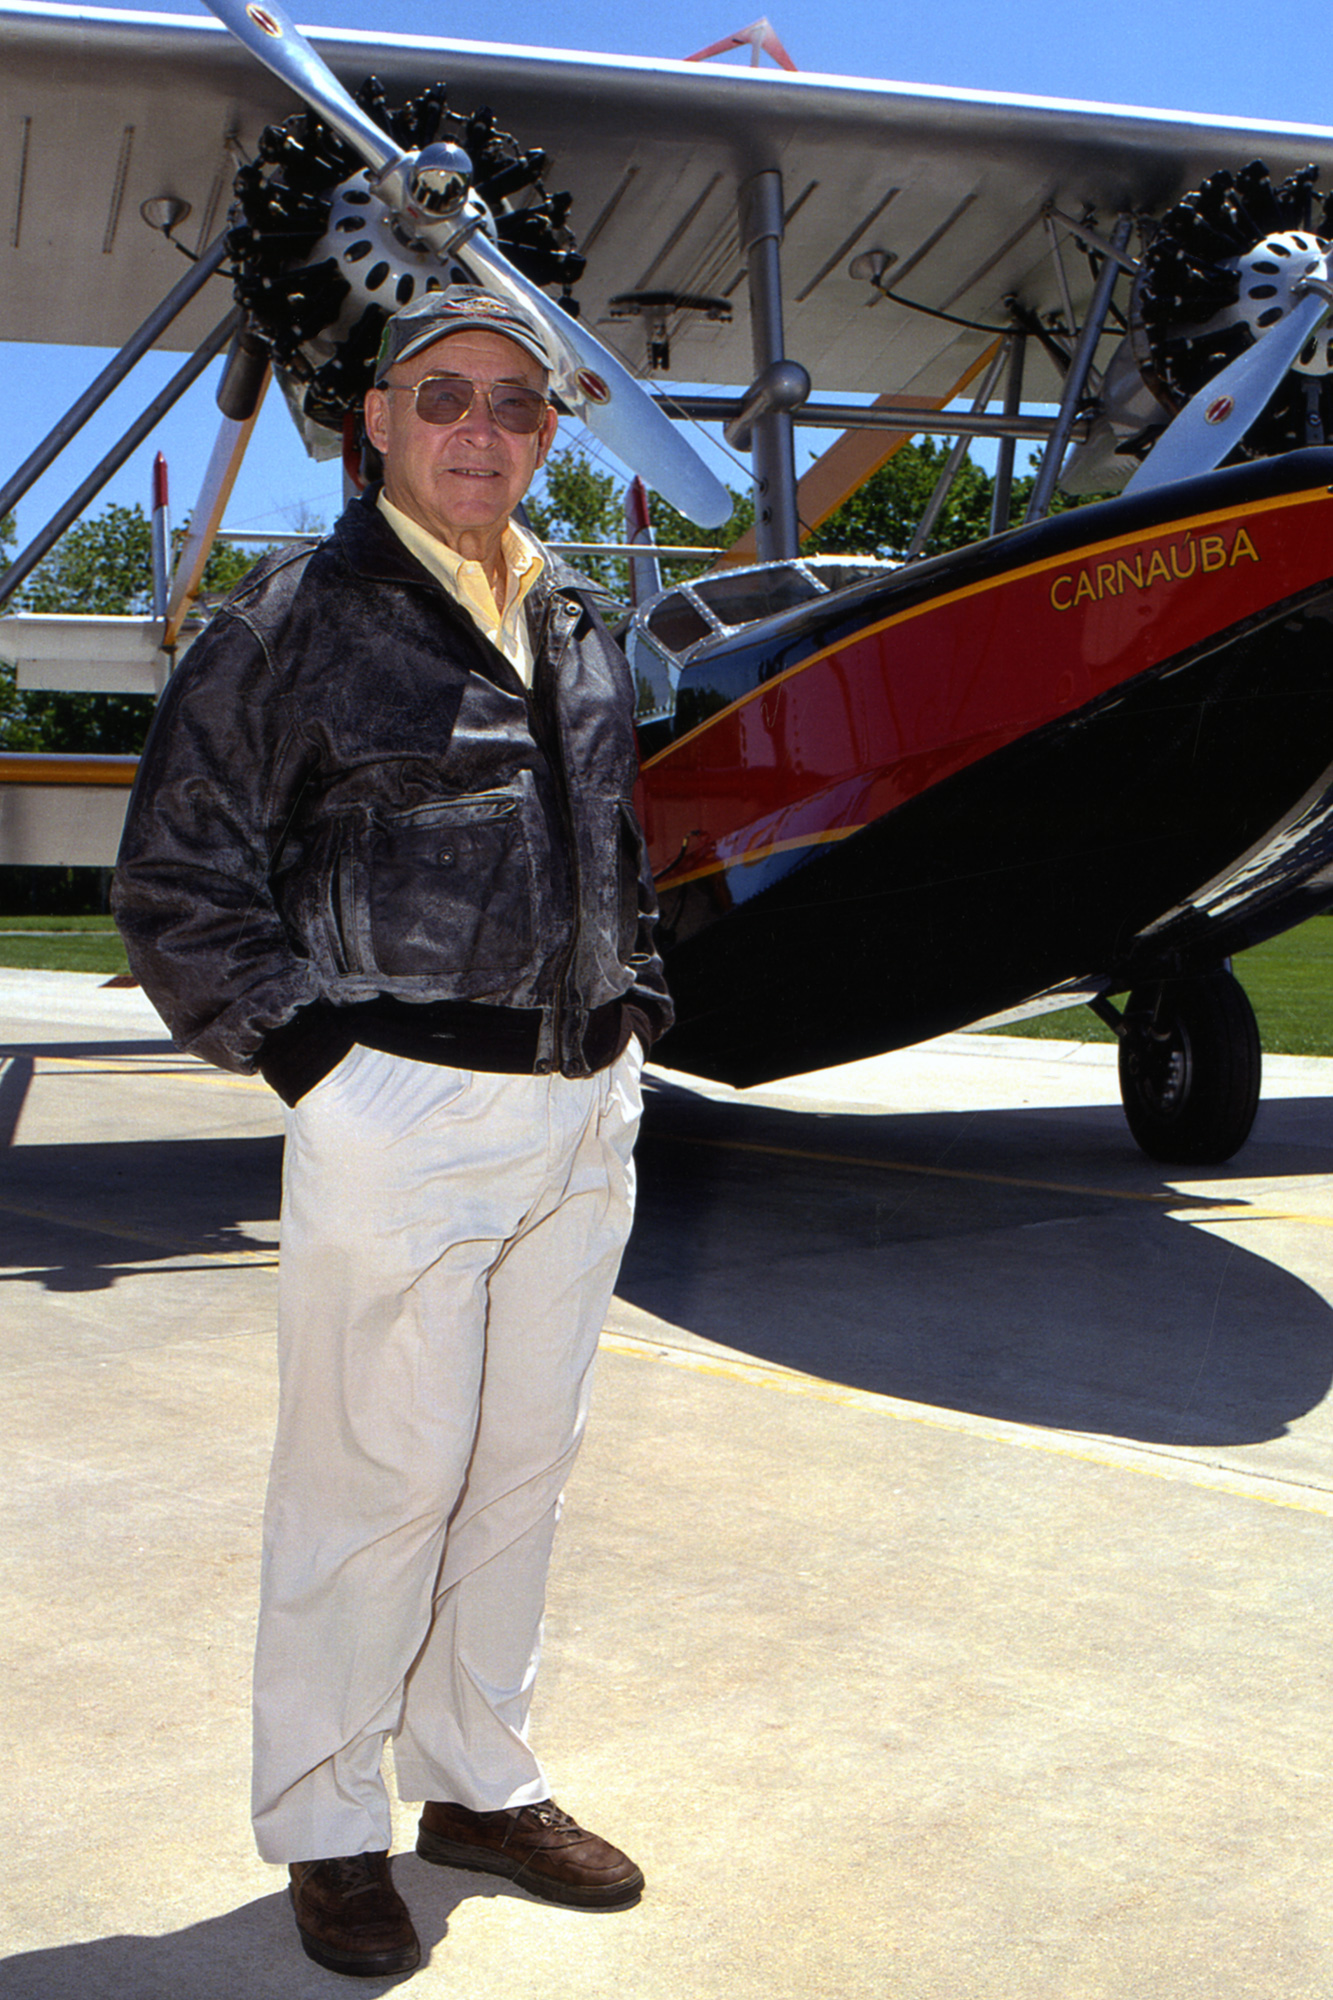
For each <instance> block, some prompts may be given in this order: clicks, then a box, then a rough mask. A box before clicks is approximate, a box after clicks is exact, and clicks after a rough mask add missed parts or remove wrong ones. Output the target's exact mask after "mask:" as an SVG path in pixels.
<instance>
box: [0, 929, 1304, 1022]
mask: <svg viewBox="0 0 1333 2000" xmlns="http://www.w3.org/2000/svg"><path fill="white" fill-rule="evenodd" d="M0 965H20V966H33V967H37V968H39V969H41V970H45V971H48V972H100V973H102V974H104V975H105V976H106V977H107V978H110V976H111V974H112V973H114V972H125V971H127V970H128V966H127V964H126V959H125V948H124V946H123V945H122V944H121V942H120V939H119V937H118V936H117V935H116V928H115V925H114V924H113V923H112V921H111V918H110V917H27V916H25V917H0ZM1235 965H1236V972H1237V974H1238V975H1239V977H1240V981H1241V984H1242V985H1243V986H1244V988H1245V990H1246V992H1247V993H1248V994H1249V996H1250V999H1251V1001H1252V1002H1253V1005H1254V1011H1255V1013H1256V1015H1257V1016H1258V1019H1259V1034H1260V1038H1261V1039H1262V1041H1263V1045H1264V1048H1265V1049H1266V1050H1267V1051H1268V1053H1269V1054H1270V1055H1272V1054H1277V1053H1278V1052H1281V1053H1282V1054H1283V1055H1293V1056H1333V916H1328V917H1312V918H1311V920H1310V922H1309V923H1307V924H1302V925H1301V926H1300V928H1299V929H1297V930H1294V931H1288V932H1286V934H1285V935H1284V936H1283V937H1279V938H1273V939H1272V940H1271V941H1270V942H1269V943H1268V944H1261V945H1256V946H1255V948H1254V950H1253V951H1246V952H1242V953H1241V954H1240V956H1239V957H1238V958H1237V959H1236V961H1235ZM991 1033H993V1034H997V1035H1025V1036H1029V1037H1035V1038H1036V1039H1039V1040H1045V1041H1072V1042H1109V1041H1112V1040H1113V1039H1114V1037H1113V1036H1112V1034H1111V1031H1110V1029H1109V1028H1106V1027H1103V1025H1102V1023H1101V1022H1100V1021H1099V1020H1098V1019H1097V1017H1096V1015H1095V1014H1093V1013H1092V1012H1091V1011H1090V1010H1089V1009H1088V1008H1087V1007H1068V1008H1065V1009H1063V1010H1062V1011H1061V1012H1060V1013H1058V1014H1043V1015H1042V1016H1041V1018H1040V1019H1039V1020H1036V1021H1020V1022H1019V1023H1018V1025H1017V1026H1016V1027H1013V1028H994V1029H992V1030H991Z"/></svg>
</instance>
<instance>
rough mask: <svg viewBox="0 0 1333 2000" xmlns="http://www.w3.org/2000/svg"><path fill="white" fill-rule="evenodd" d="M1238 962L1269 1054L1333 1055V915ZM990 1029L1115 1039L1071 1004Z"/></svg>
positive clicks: (1070, 1038)
mask: <svg viewBox="0 0 1333 2000" xmlns="http://www.w3.org/2000/svg"><path fill="white" fill-rule="evenodd" d="M1233 964H1234V966H1235V971H1236V976H1237V978H1238V979H1239V980H1240V983H1241V985H1242V986H1243V987H1244V988H1245V991H1246V992H1247V993H1248V994H1249V996H1250V1002H1251V1005H1252V1006H1253V1008H1254V1012H1255V1015H1256V1018H1257V1019H1258V1022H1259V1039H1260V1041H1261V1042H1262V1044H1263V1046H1264V1049H1265V1051H1266V1052H1267V1053H1268V1054H1269V1055H1277V1054H1282V1055H1288V1056H1333V916H1328V917H1312V918H1311V919H1310V921H1309V922H1308V923H1305V924H1301V925H1300V926H1298V928H1297V929H1296V930H1294V931H1286V932H1285V933H1284V934H1283V935H1282V936H1281V937H1277V938H1270V940H1269V942H1268V943H1267V944H1258V945H1255V947H1254V949H1253V950H1252V951H1243V952H1240V953H1238V954H1237V956H1236V958H1235V959H1234V961H1233ZM989 1032H990V1033H992V1034H996V1035H1025V1036H1029V1037H1032V1038H1035V1039H1037V1040H1042V1041H1070V1042H1111V1041H1114V1040H1115V1037H1114V1035H1113V1034H1112V1033H1111V1030H1110V1029H1109V1028H1107V1027H1105V1026H1103V1024H1102V1022H1100V1021H1099V1020H1098V1019H1097V1016H1096V1015H1095V1014H1094V1013H1092V1011H1091V1010H1090V1009H1089V1008H1087V1007H1066V1008H1063V1009H1062V1010H1061V1012H1060V1013H1058V1014H1043V1015H1042V1016H1041V1018H1040V1019H1039V1020H1036V1021H1020V1022H1018V1023H1017V1025H1016V1026H1014V1027H1011V1028H993V1029H991V1030H990V1031H989Z"/></svg>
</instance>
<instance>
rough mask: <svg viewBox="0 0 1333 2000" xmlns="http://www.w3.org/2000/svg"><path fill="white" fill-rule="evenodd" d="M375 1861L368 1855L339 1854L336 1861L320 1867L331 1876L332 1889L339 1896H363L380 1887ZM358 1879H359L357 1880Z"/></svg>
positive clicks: (372, 1856) (327, 1862)
mask: <svg viewBox="0 0 1333 2000" xmlns="http://www.w3.org/2000/svg"><path fill="white" fill-rule="evenodd" d="M376 1859H377V1857H375V1856H374V1855H369V1854H340V1855H339V1856H338V1857H337V1859H336V1860H333V1861H326V1862H324V1863H322V1864H321V1865H322V1866H323V1867H324V1868H326V1869H328V1870H329V1872H330V1874H331V1875H332V1878H333V1887H334V1889H335V1891H336V1893H337V1894H338V1895H339V1896H365V1895H369V1894H371V1893H372V1892H373V1891H374V1890H376V1889H378V1888H379V1886H380V1877H379V1872H378V1870H377V1868H376ZM358 1877H360V1878H361V1879H360V1880H358V1879H357V1878H358Z"/></svg>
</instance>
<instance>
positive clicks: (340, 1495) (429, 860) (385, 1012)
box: [115, 287, 670, 1976]
mask: <svg viewBox="0 0 1333 2000" xmlns="http://www.w3.org/2000/svg"><path fill="white" fill-rule="evenodd" d="M546 364H547V352H546V347H545V342H544V339H543V335H542V331H541V327H540V324H539V323H538V321H537V320H536V319H535V318H530V317H529V316H528V315H526V314H525V313H522V312H519V311H516V310H515V309H513V308H512V307H511V306H509V305H507V304H505V303H504V302H503V301H501V300H499V299H497V298H492V297H490V296H489V295H487V294H486V293H484V292H479V291H477V290H475V289H472V288H469V287H451V288H450V289H448V290H446V291H441V292H434V293H430V294H428V295H427V296H426V297H425V298H424V299H422V300H421V301H419V302H418V303H417V304H416V305H414V306H412V307H409V308H408V309H406V310H405V311H403V312H400V313H399V314H398V315H397V316H396V317H395V318H394V319H392V320H391V321H390V322H389V324H388V327H387V329H386V333H385V338H384V342H383V345H382V347H381V350H380V357H379V363H378V367H377V373H376V382H375V387H374V388H373V389H372V390H371V391H370V392H369V393H368V395H367V397H366V407H365V423H366V431H367V434H368V436H369V438H370V440H371V442H372V443H373V444H374V446H375V447H376V448H377V450H378V452H379V453H380V455H381V456H382V459H383V466H384V477H383V487H382V489H381V490H375V489H372V491H371V492H370V493H368V494H367V495H365V496H363V497H362V498H361V499H360V500H358V501H354V502H353V503H352V504H351V505H350V506H349V507H348V509H347V511H346V512H345V514H344V515H343V517H342V519H341V520H340V522H339V523H338V526H337V527H336V529H335V530H334V532H333V534H332V535H331V536H330V537H329V538H328V539H327V540H326V541H324V542H322V543H320V544H319V545H318V546H317V547H315V548H313V549H310V548H305V549H302V550H301V551H299V552H297V553H289V554H285V555H280V556H278V557H276V558H274V559H272V560H271V561H268V562H266V563H264V564H261V566H260V567H259V569H257V570H256V571H255V572H254V573H253V574H252V575H251V576H250V577H249V578H248V579H247V580H246V582H245V583H244V584H242V585H241V587H240V589H239V590H238V591H237V592H236V593H235V595H234V596H233V597H232V599H231V600H230V601H229V603H228V604H226V605H225V606H224V607H223V608H222V610H221V611H220V612H219V613H218V614H217V616H216V617H215V618H214V619H213V621H212V623H211V624H210V625H209V626H208V628H207V630H206V631H205V632H204V633H203V634H202V636H201V637H200V638H199V639H198V640H197V641H196V642H195V645H194V647H193V649H192V651H191V653H190V655H189V658H188V660H187V661H186V662H185V664H184V666H183V667H182V668H181V670H180V672H179V673H178V674H177V675H176V676H175V677H174V679H173V681H172V683H171V686H170V688H169V689H168V692H167V695H166V697H165V699H164V701H163V703H162V706H161V709H160V712H159V714H158V717H157V719H156V722H155V724H154V728H153V731H152V735H151V738H150V741H149V744H148V747H147V749H146V751H145V754H144V758H143V762H142V766H141V770H140V773H139V779H138V783H137V785H136V788H135V792H134V796H133V799H132V801H131V806H130V812H129V817H128V820H127V825H126V831H125V838H124V844H123V846H122V849H121V857H120V865H119V869H118V872H117V878H116V890H115V896H116V910H117V915H118V919H119V923H120V927H121V930H122V932H123V934H124V936H125V940H126V943H127V945H128V947H129V953H130V960H131V964H132V965H133V967H134V969H135V972H136V974H137V975H138V977H139V978H140V980H141V981H142V983H143V985H144V987H145V989H146V991H147V992H148V993H149V995H150V996H151V997H152V999H153V1000H154V1002H155V1003H156V1004H157V1006H158V1007H159V1009H160V1011H161V1012H162V1014H163V1016H164V1018H165V1019H166V1021H167V1022H168V1024H169V1025H170V1027H171V1028H172V1031H173V1033H174V1034H175V1036H176V1038H177V1040H178V1041H179V1042H180V1044H181V1045H182V1046H183V1047H185V1048H187V1049H190V1050H193V1051H195V1052H196V1053H198V1054H199V1055H201V1056H203V1057H205V1058H207V1060H209V1061H210V1062H214V1063H218V1064H220V1065H222V1066H223V1067H224V1068H228V1069H234V1070H242V1071H246V1070H254V1069H256V1068H257V1069H259V1070H260V1071H261V1072H262V1073H263V1075H264V1076H265V1077H266V1078H267V1080H268V1081H269V1082H270V1083H271V1084H272V1085H273V1086H274V1087H275V1089H276V1090H277V1091H278V1092H279V1093H280V1095H281V1096H282V1098H283V1099H284V1102H285V1104H286V1105H287V1106H288V1110H287V1113H286V1151H285V1157H284V1172H283V1200H282V1254H281V1274H280V1283H279V1306H278V1311H279V1360H280V1389H281V1393H280V1406H279V1415H278V1428H277V1440H276V1445H275V1449H274V1456H273V1464H272V1470H271V1475H270V1482H269V1493H268V1501H267V1506H266V1510H265V1547H264V1570H263V1583H262V1590H261V1604H260V1618H259V1637H258V1647H257V1653H256V1666H255V1772H254V1820H255V1828H256V1835H257V1839H258V1843H259V1849H260V1852H261V1854H263V1855H264V1856H265V1858H266V1859H268V1860H271V1861H277V1862H286V1863H288V1864H289V1867H290V1876H291V1894H292V1899H293V1903H294V1906H295V1911H296V1922H297V1927H298V1931H299V1934H300V1938H301V1941H302V1943H303V1945H304V1947H305V1950H306V1951H307V1952H308V1953H309V1955H310V1956H311V1957H312V1958H314V1959H315V1960H317V1961H318V1962H319V1963H320V1964H321V1965H325V1966H328V1967H331V1968H332V1969H334V1970H336V1971H340V1972H345V1973H354V1974H362V1975H366V1976H381V1975H385V1974H391V1973H398V1972H404V1971H410V1970H411V1969H412V1968H413V1967H414V1966H415V1965H416V1964H417V1963H418V1962H419V1955H420V1954H419V1946H418V1942H417V1938H416V1935H415V1932H414V1930H413V1928H412V1923H411V1919H410V1917H409V1915H408V1912H407V1910H406V1908H405V1906H404V1905H403V1903H402V1901H401V1899H400V1897H399V1896H398V1894H397V1891H396V1890H395V1888H394V1886H393V1882H392V1879H391V1876H390V1872H389V1864H388V1848H389V1845H390V1811H389V1801H388V1796H387V1793H386V1789H385V1784H384V1780H383V1777H382V1776H381V1768H380V1766H381V1758H382V1753H383V1748H384V1744H385V1740H386V1738H392V1741H393V1745H394V1763H395V1768H396V1775H397V1783H398V1790H399V1794H400V1796H401V1797H402V1798H404V1799H411V1800H418V1799H424V1800H426V1801H428V1803H427V1804H426V1805H425V1808H424V1812H423V1814H422V1818H421V1824H420V1831H419V1836H418V1841H417V1852H418V1853H419V1854H421V1855H423V1856H424V1857H425V1858H426V1859H427V1860H428V1861H435V1862H440V1863H444V1864H447V1865H449V1866H451V1867H458V1868H471V1869H479V1870H483V1871H486V1872H489V1873H492V1874H497V1875H502V1876H506V1877H509V1878H511V1879H512V1880H514V1881H516V1882H518V1883H520V1884H521V1885H522V1886H523V1887H525V1888H527V1889H528V1890H530V1891H531V1892H532V1893H533V1894H535V1895H538V1896H542V1897H545V1898H547V1899H549V1900H551V1901H553V1902H559V1903H566V1904H572V1905H575V1906H579V1907H585V1908H599V1909H600V1908H611V1907H615V1906H617V1905H621V1904H625V1903H631V1902H633V1901H635V1900H636V1898H637V1897H638V1894H639V1892H640V1890H641V1889H642V1886H643V1877H642V1875H641V1874H640V1872H639V1870H638V1869H637V1868H636V1867H635V1865H634V1863H633V1862H632V1861H630V1860H629V1859H628V1857H627V1856H625V1855H624V1854H622V1853H620V1851H619V1850H618V1849H616V1848H614V1847H612V1846H610V1845H609V1844H608V1843H607V1842H605V1841H603V1840H600V1839H598V1838H597V1837H596V1836H595V1835H593V1834H590V1833H586V1832H585V1831H584V1830H583V1829H582V1828H581V1827H580V1826H578V1825H577V1824H576V1822H575V1821H574V1820H573V1819H572V1818H570V1817H569V1815H568V1814H566V1813H563V1812H562V1811H561V1810H560V1809H559V1808H558V1807H557V1806H555V1805H554V1804H553V1803H552V1801H551V1798H550V1785H549V1783H548V1781H547V1779H546V1777H545V1776H544V1774H543V1772H542V1769H541V1766H540V1765H539V1763H538V1762H537V1759H536V1757H535V1756H534V1755H533V1752H532V1751H531V1749H530V1748H529V1746H528V1741H527V1716H528V1706H529V1702H530V1699H531V1695H532V1686H533V1678H534V1675H535V1672H536V1666H537V1658H538V1651H539V1645H540V1636H541V1619H542V1609H543V1602H544V1594H545V1585H546V1574H547V1568H548V1563H549V1557H550V1551H551V1542H552V1537H553V1534H554V1530H555V1523H556V1518H557V1514H558V1511H559V1504H560V1494H561V1489H562V1487H563V1484H564V1481H565V1477H566V1474H567V1473H568V1471H569V1468H570V1466H571V1464H572V1462H573V1459H574V1456H575V1454H576V1452H577V1449H578V1445H579V1441H580V1437H581V1435H582V1431H583V1426H584V1421H585V1418H586V1414H587V1407H588V1392H589V1378H590V1373H591V1368H592V1361H593V1357H594V1353H595V1350H596V1345H597V1338H598V1333H599V1331H600V1328H601V1325H602V1319H603V1315H604V1313H605V1310H606V1307H607V1304H608V1302H609V1300H610V1296H611V1291H612V1287H613V1285H614V1282H615V1277H616V1272H617V1269H618V1267H619V1262H620V1256H621V1251H622V1249H623V1247H624V1243H625V1239H626V1236H627V1235H628V1232H629V1225H630V1219H631V1212H632V1206H633V1168H632V1163H631V1150H632V1146H633V1141H634V1135H635V1130H636V1127H637V1122H638V1114H639V1110H640V1096H639V1070H640V1066H641V1064H642V1060H643V1054H644V1051H645V1049H646V1048H647V1046H648V1044H649V1043H650V1042H651V1041H652V1040H653V1038H654V1037H655V1036H656V1035H657V1034H659V1033H660V1032H661V1031H662V1029H663V1028H665V1027H666V1026H667V1025H669V1022H670V1009H669V1004H668V1002H667V999H666V996H665V989H664V986H663V981H662V976H661V967H660V964H659V962H658V960H657V958H656V956H655V954H654V950H653V944H652V924H653V916H654V905H653V896H652V887H651V881H650V878H649V876H648V874H647V870H646V866H645V861H644V854H643V844H642V840H641V837H640V834H639V830H638V826H637V822H636V820H635V817H634V812H633V807H632V805H631V792H632V787H633V784H634V777H635V753H634V737H633V726H632V719H631V695H630V684H629V675H628V671H627V668H626V665H625V661H624V658H623V656H622V655H621V654H620V653H619V652H618V651H617V649H616V648H615V646H614V645H613V644H612V643H611V641H610V640H609V639H608V638H607V636H606V633H605V632H604V630H603V629H602V627H601V625H600V624H599V622H598V619H597V615H596V612H595V611H594V609H593V608H592V604H591V602H590V600H589V597H588V594H587V590H586V586H585V585H584V584H583V583H582V580H581V579H580V578H578V577H577V576H576V575H575V574H574V573H573V572H572V571H570V570H568V569H566V568H565V567H564V566H563V565H561V564H560V563H558V562H556V561H554V560H552V559H551V558H550V557H549V556H548V555H546V554H545V553H544V552H543V551H542V549H541V548H540V547H539V546H538V545H537V544H536V543H535V542H534V541H533V540H532V539H531V537H530V536H528V535H527V534H525V533H524V532H523V530H522V529H521V528H519V527H518V526H516V525H515V524H514V523H513V522H512V521H511V518H510V517H511V515H512V513H513V511H514V509H515V508H516V507H517V505H518V503H519V501H520V500H521V499H522V496H523V494H524V493H525V492H526V490H527V487H528V484H529V482H530V481H531V479H532V477H533V474H534V473H535V472H536V470H537V468H538V467H539V466H540V465H541V464H542V462H543V460H544V459H545V457H546V454H547V451H548V450H549V448H550V444H551V440H552V437H553V435H554V431H555V422H556V419H555V414H554V412H553V410H552V409H551V407H550V404H549V402H548V400H547V397H546V393H545V392H546V386H547V365H546Z"/></svg>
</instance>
